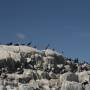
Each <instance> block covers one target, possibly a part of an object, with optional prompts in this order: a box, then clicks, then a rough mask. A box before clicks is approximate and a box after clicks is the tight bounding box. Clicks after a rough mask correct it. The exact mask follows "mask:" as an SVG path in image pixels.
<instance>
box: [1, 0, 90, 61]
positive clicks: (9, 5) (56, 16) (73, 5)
mask: <svg viewBox="0 0 90 90" xmlns="http://www.w3.org/2000/svg"><path fill="white" fill-rule="evenodd" d="M10 41H13V42H25V43H27V42H30V41H32V42H33V45H35V44H36V45H37V46H38V48H41V49H42V48H44V47H45V46H46V45H47V44H48V43H50V45H51V48H55V49H56V50H58V51H62V50H63V51H64V54H65V56H69V57H76V58H77V57H78V58H80V59H81V60H87V61H89V60H90V0H0V42H1V43H6V42H10ZM89 62H90V61H89Z"/></svg>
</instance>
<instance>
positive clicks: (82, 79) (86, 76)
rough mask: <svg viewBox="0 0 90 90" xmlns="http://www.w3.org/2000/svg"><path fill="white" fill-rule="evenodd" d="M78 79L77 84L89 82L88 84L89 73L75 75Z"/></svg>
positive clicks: (89, 79)
mask: <svg viewBox="0 0 90 90" xmlns="http://www.w3.org/2000/svg"><path fill="white" fill-rule="evenodd" d="M76 74H77V75H78V78H79V82H84V81H85V80H86V81H89V82H90V72H89V71H83V72H80V73H76Z"/></svg>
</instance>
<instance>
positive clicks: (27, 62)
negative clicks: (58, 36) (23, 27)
mask: <svg viewBox="0 0 90 90" xmlns="http://www.w3.org/2000/svg"><path fill="white" fill-rule="evenodd" d="M0 90H90V65H89V64H88V63H80V62H79V61H78V59H75V60H72V59H70V58H65V57H64V56H63V55H62V54H61V53H58V52H57V51H55V50H53V49H45V50H38V49H36V48H33V47H31V46H26V45H0Z"/></svg>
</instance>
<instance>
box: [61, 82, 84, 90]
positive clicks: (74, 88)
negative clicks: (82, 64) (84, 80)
mask: <svg viewBox="0 0 90 90" xmlns="http://www.w3.org/2000/svg"><path fill="white" fill-rule="evenodd" d="M61 90H83V87H82V85H81V84H80V83H77V82H70V81H64V82H63V84H62V86H61Z"/></svg>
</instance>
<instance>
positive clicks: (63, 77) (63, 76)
mask: <svg viewBox="0 0 90 90" xmlns="http://www.w3.org/2000/svg"><path fill="white" fill-rule="evenodd" d="M66 80H67V81H75V82H78V76H77V75H75V74H74V73H71V72H67V73H64V74H61V75H60V82H61V84H62V83H63V82H64V81H66Z"/></svg>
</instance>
